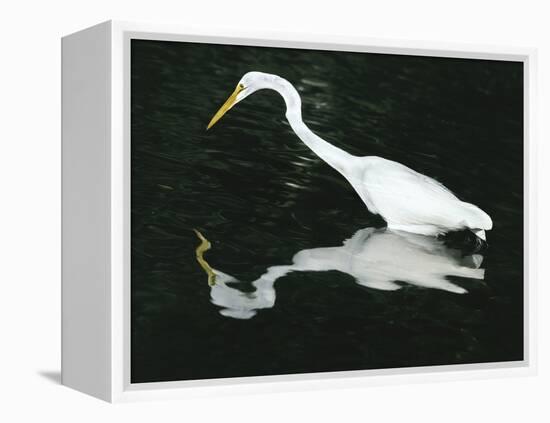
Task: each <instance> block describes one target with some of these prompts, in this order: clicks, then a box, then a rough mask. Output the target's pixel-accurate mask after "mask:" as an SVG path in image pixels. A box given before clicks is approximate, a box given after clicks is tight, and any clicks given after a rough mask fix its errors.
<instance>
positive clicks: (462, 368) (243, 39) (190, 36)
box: [62, 21, 536, 402]
mask: <svg viewBox="0 0 550 423" xmlns="http://www.w3.org/2000/svg"><path fill="white" fill-rule="evenodd" d="M133 38H139V39H151V40H167V41H187V42H199V43H216V44H234V45H248V46H266V47H293V48H308V49H323V50H335V51H339V50H345V51H355V52H371V53H389V54H405V55H421V56H438V57H454V58H474V59H494V60H514V61H522V62H523V63H524V122H525V125H524V128H525V129H524V160H525V163H524V168H525V174H524V196H525V198H524V212H525V220H524V246H525V250H524V251H525V253H524V254H525V255H524V263H525V274H524V281H525V283H524V300H525V304H524V310H525V314H524V324H525V327H524V334H525V339H524V360H523V361H517V362H506V363H490V364H464V365H448V366H431V367H414V368H399V369H388V370H361V371H345V372H330V373H315V374H303V375H282V376H261V377H260V376H258V377H246V378H231V379H211V380H196V381H181V382H179V381H178V382H158V383H142V384H131V383H130V374H129V373H130V367H129V366H130V358H129V357H130V354H129V349H130V346H129V344H130V343H129V336H130V326H129V325H130V323H129V310H130V301H129V286H130V272H129V270H130V253H129V251H130V219H129V211H130V190H129V182H130V180H129V178H130V176H129V170H130V163H129V145H130V134H129V119H130V115H129V113H130V112H129V109H130V108H129V100H130V86H129V85H130V79H129V63H130V61H129V57H130V56H129V55H130V48H129V45H130V40H131V39H133ZM62 71H63V77H62V79H63V81H62V101H63V106H62V119H63V122H62V136H63V140H62V144H63V147H62V159H63V177H62V196H63V199H62V211H63V219H62V230H63V234H62V244H63V246H62V257H63V258H62V383H63V384H64V385H66V386H68V387H71V388H74V389H77V390H79V391H82V392H85V393H87V394H90V395H93V396H96V397H98V398H101V399H103V400H106V401H110V402H120V401H135V400H146V399H165V398H166V399H167V398H184V397H187V396H205V395H219V394H236V393H259V392H274V391H296V390H314V389H325V388H337V387H353V386H366V385H381V384H402V383H416V382H435V381H442V380H451V379H453V380H469V379H477V378H487V377H509V376H525V375H532V374H534V373H535V372H536V339H535V333H536V332H535V324H536V320H535V316H536V310H535V306H536V301H535V298H536V274H535V269H536V266H535V260H536V252H535V245H536V240H535V237H536V230H535V227H536V169H535V160H534V158H535V156H536V141H535V137H534V133H533V128H534V127H535V125H534V119H535V112H534V106H535V102H534V99H535V93H536V88H535V85H534V84H535V72H536V52H535V51H534V50H531V49H525V48H515V47H514V48H512V47H497V46H477V45H455V44H447V43H437V42H418V41H404V40H399V41H398V40H381V39H368V38H355V37H353V38H352V37H333V36H323V35H319V34H315V35H311V34H290V33H284V34H283V33H269V32H254V33H249V32H244V31H243V32H239V33H235V32H233V31H231V32H229V31H225V30H219V31H216V32H212V31H210V30H209V31H205V30H202V29H200V28H187V27H180V26H177V25H155V24H145V23H130V22H117V21H110V22H105V23H102V24H99V25H97V26H94V27H91V28H88V29H85V30H83V31H80V32H77V33H75V34H71V35H68V36H66V37H64V38H63V40H62Z"/></svg>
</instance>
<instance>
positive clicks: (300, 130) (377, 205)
mask: <svg viewBox="0 0 550 423" xmlns="http://www.w3.org/2000/svg"><path fill="white" fill-rule="evenodd" d="M262 89H270V90H274V91H276V92H278V93H279V94H280V95H281V96H282V97H283V99H284V101H285V104H286V118H287V120H288V122H289V124H290V126H291V127H292V129H293V131H294V132H295V133H296V135H297V136H298V137H299V138H300V139H301V140H302V142H303V143H304V144H305V145H307V146H308V147H309V148H310V149H311V150H313V152H314V153H315V154H317V155H318V156H319V157H320V158H321V159H322V160H324V161H325V162H326V163H328V164H329V165H330V166H332V167H333V168H334V169H336V170H337V171H338V172H339V173H341V174H342V175H343V176H344V177H345V178H346V179H347V180H348V182H349V183H350V184H351V186H352V187H353V188H354V189H355V191H356V192H357V194H359V197H360V198H361V199H362V200H363V202H364V203H365V205H366V206H367V208H368V210H369V211H370V212H371V213H374V214H379V215H380V216H381V217H382V218H383V219H384V220H385V221H386V223H387V225H388V228H390V229H394V230H400V231H407V232H412V233H417V234H422V235H430V236H435V235H441V234H445V233H447V232H451V231H459V230H465V229H468V230H471V231H472V232H473V233H475V234H476V235H477V236H478V237H479V238H480V239H482V240H485V231H486V230H490V229H491V228H492V226H493V222H492V220H491V218H490V217H489V215H487V213H485V212H484V211H483V210H481V209H480V208H479V207H477V206H475V205H473V204H470V203H466V202H464V201H461V200H460V199H458V198H457V197H456V196H455V195H454V194H453V193H452V192H451V191H450V190H449V189H447V188H446V187H445V186H443V185H442V184H441V183H439V182H437V181H436V180H434V179H432V178H430V177H428V176H425V175H423V174H421V173H418V172H416V171H414V170H412V169H410V168H408V167H407V166H405V165H403V164H401V163H398V162H395V161H392V160H387V159H384V158H381V157H377V156H363V157H359V156H354V155H352V154H349V153H347V152H346V151H344V150H342V149H340V148H338V147H335V146H334V145H332V144H330V143H329V142H327V141H325V140H324V139H322V138H321V137H319V136H317V135H316V134H314V133H313V132H312V131H311V130H310V129H309V128H308V127H307V126H306V124H305V123H304V122H303V120H302V110H301V104H302V102H301V99H300V95H299V94H298V91H296V89H295V88H294V87H293V86H292V84H291V83H290V82H288V81H287V80H286V79H283V78H281V77H279V76H277V75H272V74H267V73H262V72H248V73H246V74H245V75H244V76H243V77H242V79H241V80H240V81H239V83H238V85H237V88H236V89H235V91H234V92H233V93H232V94H231V95H230V96H229V98H228V99H227V101H226V102H225V103H224V104H223V105H222V107H221V108H220V109H219V110H218V112H217V113H216V114H215V115H214V117H213V118H212V120H211V121H210V123H209V124H208V127H207V129H210V128H211V127H212V126H213V125H214V124H215V123H216V122H217V121H218V120H219V119H220V118H221V117H222V116H223V115H224V114H225V113H226V112H227V111H228V110H229V109H231V108H232V107H233V106H234V105H235V104H237V103H239V102H240V101H242V100H244V99H245V98H246V97H248V96H249V95H250V94H252V93H254V92H256V91H258V90H262Z"/></svg>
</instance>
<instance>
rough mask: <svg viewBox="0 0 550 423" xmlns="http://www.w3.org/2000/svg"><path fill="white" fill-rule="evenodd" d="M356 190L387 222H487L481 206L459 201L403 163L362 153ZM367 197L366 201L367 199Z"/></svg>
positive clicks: (446, 225)
mask: <svg viewBox="0 0 550 423" xmlns="http://www.w3.org/2000/svg"><path fill="white" fill-rule="evenodd" d="M362 160H363V161H364V165H363V170H362V173H361V174H358V175H357V176H358V177H359V178H360V181H356V182H360V183H359V185H360V186H358V187H357V188H356V189H357V190H358V192H359V194H360V195H361V197H362V198H363V197H367V199H366V200H365V198H363V200H364V201H365V203H367V206H368V205H369V204H368V202H370V203H371V204H372V205H374V207H375V209H376V212H377V213H379V214H380V215H381V216H382V217H383V218H384V219H385V220H386V221H387V222H388V223H394V224H400V225H434V226H440V227H442V228H449V229H451V228H459V227H464V226H467V227H472V228H484V226H488V225H489V223H488V222H490V218H489V216H487V215H486V214H485V213H484V212H483V211H482V210H480V209H479V208H477V207H476V206H474V205H472V204H468V203H464V202H462V201H460V200H459V199H458V198H457V197H456V196H455V195H454V194H453V193H452V192H451V191H450V190H449V189H447V188H446V187H445V186H443V185H442V184H441V183H439V182H438V181H436V180H435V179H432V178H430V177H428V176H426V175H422V174H421V173H418V172H416V171H414V170H412V169H410V168H408V167H407V166H405V165H402V164H400V163H397V162H393V161H391V160H386V159H382V158H378V157H375V158H373V157H364V158H362ZM367 201H368V202H367ZM369 208H370V207H369Z"/></svg>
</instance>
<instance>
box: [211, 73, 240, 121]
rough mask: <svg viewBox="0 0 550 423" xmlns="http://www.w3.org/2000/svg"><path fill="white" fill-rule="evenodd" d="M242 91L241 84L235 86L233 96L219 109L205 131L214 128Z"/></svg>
mask: <svg viewBox="0 0 550 423" xmlns="http://www.w3.org/2000/svg"><path fill="white" fill-rule="evenodd" d="M242 90H244V86H243V85H242V84H239V85H237V88H235V91H233V94H231V95H230V96H229V98H228V99H227V100H226V101H225V103H223V106H222V107H220V110H218V111H217V112H216V114H215V115H214V117H213V118H212V120H211V121H210V123H209V124H208V126H207V127H206V130H207V131H208V130H209V129H210V128H212V127H213V126H214V124H215V123H216V122H217V121H219V120H220V119H221V118H222V116H223V115H224V114H225V112H227V111H228V110H229V109H231V108H232V107H233V106H234V105H235V103H236V102H237V95H238V94H239V93H240V92H241V91H242Z"/></svg>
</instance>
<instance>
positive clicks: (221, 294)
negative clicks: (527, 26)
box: [131, 40, 523, 383]
mask: <svg viewBox="0 0 550 423" xmlns="http://www.w3.org/2000/svg"><path fill="white" fill-rule="evenodd" d="M131 65H132V116H131V121H132V132H131V143H132V233H131V235H132V282H131V294H132V300H131V309H132V317H131V334H132V341H131V366H132V375H131V377H132V382H134V383H137V382H153V381H169V380H186V379H198V378H201V379H202V378H218V377H235V376H255V375H274V374H290V373H303V372H323V371H340V370H355V369H376V368H394V367H409V366H426V365H440V364H454V363H482V362H497V361H512V360H521V359H522V358H523V241H522V239H523V179H522V175H523V167H522V166H523V144H522V143H523V121H522V119H523V108H522V107H523V106H522V101H523V100H522V98H523V97H522V96H523V67H522V64H521V63H513V62H498V61H483V60H460V59H441V58H430V57H414V56H398V55H380V54H357V53H334V52H331V53H328V52H320V51H304V50H292V49H264V48H256V47H235V46H219V45H205V44H190V43H175V42H158V41H141V40H134V41H132V63H131ZM250 70H257V71H264V72H270V73H276V74H279V75H281V76H283V77H285V78H286V79H288V80H289V81H291V82H292V83H293V84H294V85H295V86H296V88H297V89H298V91H299V92H300V95H301V97H302V102H303V117H304V121H305V122H306V123H307V124H308V125H309V126H310V128H311V129H312V130H313V131H315V132H316V133H317V134H318V135H320V136H321V137H323V138H324V139H326V140H328V141H329V142H331V143H333V144H335V145H337V146H338V147H340V148H343V149H345V150H347V151H349V152H350V153H352V154H356V155H378V156H382V157H385V158H388V159H391V160H396V161H398V162H401V163H403V164H405V165H407V166H409V167H412V168H413V169H415V170H417V171H419V172H422V173H424V174H426V175H429V176H431V177H433V178H435V179H437V180H439V181H440V182H442V183H443V184H445V185H446V186H447V187H448V188H449V189H451V190H452V191H453V192H454V193H455V194H456V195H457V196H458V197H459V198H461V199H463V200H465V201H468V202H471V203H474V204H477V205H478V206H480V207H481V208H482V209H484V210H485V211H486V212H487V213H488V214H489V215H490V216H491V217H492V219H493V221H494V229H493V230H492V231H490V232H488V234H487V238H488V247H487V248H484V249H483V250H481V251H472V249H471V247H470V246H468V245H463V244H464V242H465V241H463V240H462V238H458V239H457V240H453V242H444V241H442V240H436V239H431V238H428V237H421V236H414V235H413V236H411V235H407V234H399V233H391V232H389V231H386V230H385V229H384V226H385V225H384V221H383V220H382V219H381V218H380V217H378V216H374V215H372V214H370V213H369V212H368V211H367V210H366V208H365V206H364V205H363V203H362V201H361V200H360V199H359V197H358V196H357V194H355V192H354V191H353V189H352V188H351V186H350V185H349V184H348V183H347V181H346V180H345V179H343V178H342V177H341V176H340V175H339V174H338V173H337V172H336V171H334V170H333V169H332V168H330V167H329V166H328V165H326V164H325V163H323V162H322V161H321V160H320V159H319V158H318V157H317V156H316V155H315V154H314V153H313V152H311V151H310V150H309V149H308V148H307V147H306V146H305V145H304V144H302V143H301V142H300V141H299V139H297V137H296V136H295V135H294V133H293V132H292V130H291V129H290V127H289V125H288V123H287V122H286V120H285V118H284V102H283V100H282V99H281V98H280V97H279V96H278V94H276V93H274V92H269V91H262V92H259V93H256V94H254V95H252V96H250V97H248V98H247V99H246V100H245V101H244V102H242V103H240V104H239V105H237V106H236V107H235V108H233V109H232V110H231V111H230V112H229V113H228V114H227V115H226V116H224V118H223V119H222V120H221V121H220V122H219V123H218V124H217V125H216V126H215V127H214V128H213V129H211V130H210V131H208V132H206V131H205V128H206V124H207V123H208V121H209V120H210V118H211V117H212V115H213V114H214V113H215V112H216V110H217V109H218V107H219V106H220V105H221V104H222V103H223V102H224V101H225V99H226V98H227V96H228V95H229V94H230V93H231V92H232V91H233V89H234V87H235V85H236V83H237V82H238V80H239V79H240V77H241V76H242V75H243V74H244V73H245V72H247V71H250ZM194 228H197V229H198V230H200V232H201V233H202V234H203V235H204V236H205V237H206V238H207V239H208V240H209V241H210V242H211V244H212V248H211V249H210V250H209V251H207V252H205V253H204V257H205V259H206V260H207V261H208V263H209V264H210V265H211V266H212V268H214V269H215V270H216V271H217V272H218V275H219V276H218V281H217V284H216V285H214V286H209V284H208V278H207V275H206V274H205V272H204V270H203V269H202V268H201V266H200V265H199V264H198V263H197V261H196V260H195V249H196V247H197V246H198V245H199V244H200V241H199V240H198V238H197V236H196V234H195V233H194V232H193V229H194ZM466 244H467V243H466Z"/></svg>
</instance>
